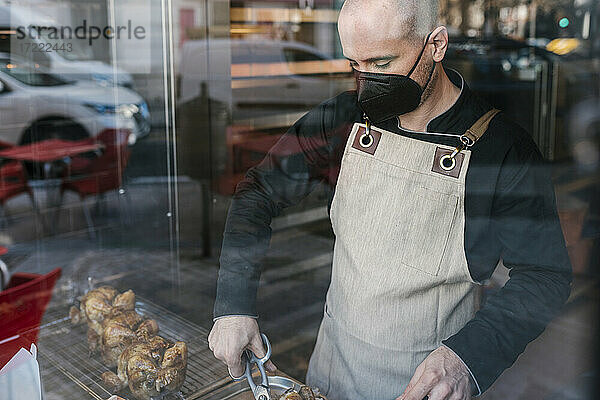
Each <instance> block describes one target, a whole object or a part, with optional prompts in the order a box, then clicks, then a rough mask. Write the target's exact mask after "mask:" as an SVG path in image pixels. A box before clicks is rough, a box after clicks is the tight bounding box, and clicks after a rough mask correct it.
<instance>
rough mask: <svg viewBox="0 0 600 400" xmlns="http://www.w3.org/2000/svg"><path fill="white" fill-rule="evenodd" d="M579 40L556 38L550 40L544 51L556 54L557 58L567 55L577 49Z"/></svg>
mask: <svg viewBox="0 0 600 400" xmlns="http://www.w3.org/2000/svg"><path fill="white" fill-rule="evenodd" d="M579 44H580V43H579V39H575V38H558V39H554V40H551V41H550V43H548V44H547V45H546V50H548V51H551V52H553V53H554V54H558V55H559V56H562V55H565V54H568V53H570V52H572V51H573V50H575V49H576V48H577V47H579Z"/></svg>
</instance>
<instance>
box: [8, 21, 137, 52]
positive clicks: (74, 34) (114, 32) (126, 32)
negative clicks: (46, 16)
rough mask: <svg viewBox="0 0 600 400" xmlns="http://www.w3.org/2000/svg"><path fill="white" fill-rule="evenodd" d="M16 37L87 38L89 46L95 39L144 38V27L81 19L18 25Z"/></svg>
mask: <svg viewBox="0 0 600 400" xmlns="http://www.w3.org/2000/svg"><path fill="white" fill-rule="evenodd" d="M15 30H16V38H17V39H19V40H26V39H34V40H35V39H38V40H44V39H50V40H53V41H57V40H73V39H78V40H87V42H88V44H89V45H90V46H91V45H92V43H93V42H94V41H95V40H99V39H106V40H113V39H128V40H133V39H138V40H142V39H145V38H146V28H144V27H143V26H141V25H135V26H134V24H133V23H132V21H131V20H127V24H125V25H116V26H114V27H113V26H110V25H106V26H97V25H90V24H88V22H87V20H85V19H84V20H83V22H82V23H81V24H80V25H77V26H68V25H63V26H41V25H28V26H18V27H17V28H16V29H15Z"/></svg>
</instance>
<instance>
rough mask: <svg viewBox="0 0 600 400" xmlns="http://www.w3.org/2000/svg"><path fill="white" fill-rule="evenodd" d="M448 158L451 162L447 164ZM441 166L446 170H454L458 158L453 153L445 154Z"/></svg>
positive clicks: (441, 159)
mask: <svg viewBox="0 0 600 400" xmlns="http://www.w3.org/2000/svg"><path fill="white" fill-rule="evenodd" d="M447 160H450V164H449V165H448V164H447V162H446V161H447ZM439 163H440V168H441V169H443V170H444V171H452V170H453V169H454V167H455V166H456V158H454V157H453V156H452V155H451V154H444V155H443V156H441V157H440V161H439Z"/></svg>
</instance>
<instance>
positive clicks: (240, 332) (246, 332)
mask: <svg viewBox="0 0 600 400" xmlns="http://www.w3.org/2000/svg"><path fill="white" fill-rule="evenodd" d="M208 347H210V349H211V350H212V352H213V354H214V355H215V357H216V358H217V359H218V360H221V361H223V362H224V363H225V365H227V368H229V373H230V374H231V375H233V376H234V377H240V376H242V375H243V374H244V371H245V370H246V364H245V363H243V364H242V352H243V351H244V350H246V349H249V350H251V351H252V352H253V353H254V354H255V355H256V357H258V358H261V357H264V356H265V354H266V349H265V346H264V345H263V342H262V338H261V336H260V331H259V329H258V323H257V322H256V319H255V318H252V317H246V316H238V315H236V316H231V317H223V318H219V319H218V320H216V321H215V323H214V325H213V327H212V329H211V331H210V333H209V335H208ZM265 369H266V370H267V371H269V372H275V371H276V370H277V367H275V364H273V363H272V362H271V360H269V361H267V362H266V363H265Z"/></svg>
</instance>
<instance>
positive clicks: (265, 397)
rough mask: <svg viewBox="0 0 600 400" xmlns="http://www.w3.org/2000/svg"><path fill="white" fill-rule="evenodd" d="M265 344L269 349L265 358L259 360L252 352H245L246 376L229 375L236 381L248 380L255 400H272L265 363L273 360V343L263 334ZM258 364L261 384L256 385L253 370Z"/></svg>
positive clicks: (243, 356)
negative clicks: (254, 365)
mask: <svg viewBox="0 0 600 400" xmlns="http://www.w3.org/2000/svg"><path fill="white" fill-rule="evenodd" d="M260 336H261V337H262V341H263V344H264V345H265V347H266V348H267V353H266V354H265V356H264V357H263V358H258V357H256V355H255V354H254V353H253V352H252V351H251V350H247V349H246V350H244V353H243V355H242V358H243V359H245V360H246V372H245V373H244V375H242V376H240V377H238V378H236V377H234V376H233V375H231V372H230V373H229V375H230V376H231V378H232V379H233V380H234V381H241V380H243V379H244V378H246V379H247V380H248V384H249V385H250V389H252V394H254V398H255V399H256V400H271V389H270V388H269V378H268V377H267V373H266V372H265V363H266V362H267V361H268V360H269V358H271V343H270V342H269V339H267V335H265V334H264V333H261V334H260ZM252 364H256V366H257V367H258V370H259V371H260V379H261V382H260V384H258V385H257V384H256V383H254V379H253V378H252V369H253V365H252Z"/></svg>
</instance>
